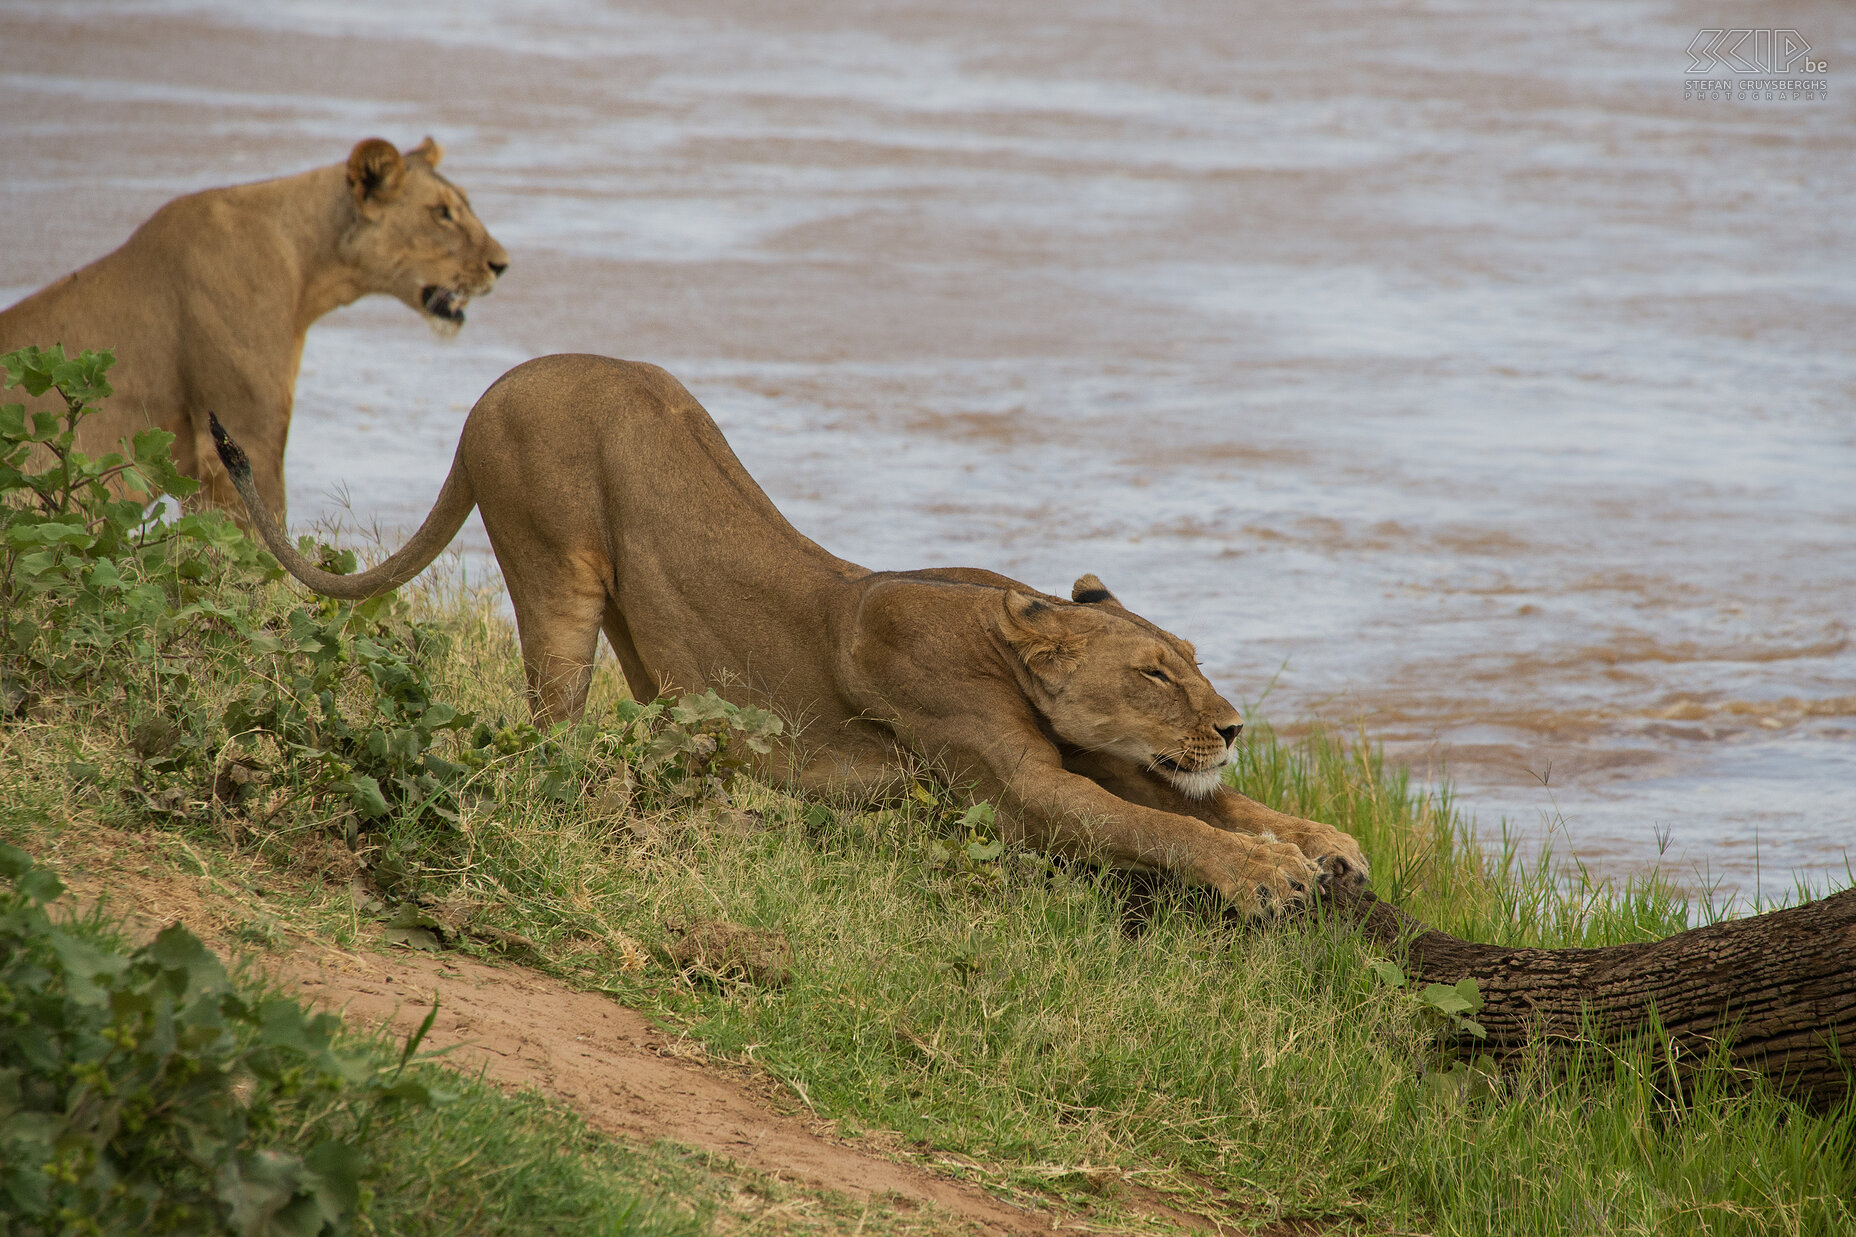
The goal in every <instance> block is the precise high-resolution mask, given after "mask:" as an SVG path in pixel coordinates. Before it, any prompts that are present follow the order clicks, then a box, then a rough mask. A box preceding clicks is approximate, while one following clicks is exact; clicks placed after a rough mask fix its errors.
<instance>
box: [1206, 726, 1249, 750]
mask: <svg viewBox="0 0 1856 1237" xmlns="http://www.w3.org/2000/svg"><path fill="white" fill-rule="evenodd" d="M1212 729H1214V730H1216V731H1217V732H1218V736H1219V737H1220V738H1221V739H1223V740H1224V745H1225V746H1226V747H1230V746H1231V745H1232V744H1233V743H1235V742H1237V736H1238V735H1240V734H1243V733H1244V723H1242V722H1235V723H1233V724H1232V725H1229V726H1214V727H1212Z"/></svg>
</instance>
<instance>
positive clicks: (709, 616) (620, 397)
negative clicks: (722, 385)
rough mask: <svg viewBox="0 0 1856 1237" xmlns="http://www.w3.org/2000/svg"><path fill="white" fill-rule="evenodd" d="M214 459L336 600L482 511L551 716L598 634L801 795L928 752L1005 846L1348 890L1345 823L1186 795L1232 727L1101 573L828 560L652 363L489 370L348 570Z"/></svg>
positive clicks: (582, 681)
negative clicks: (441, 446)
mask: <svg viewBox="0 0 1856 1237" xmlns="http://www.w3.org/2000/svg"><path fill="white" fill-rule="evenodd" d="M222 451H223V452H224V454H225V456H226V458H227V463H228V466H229V467H231V472H232V478H233V481H234V483H235V484H236V485H238V486H239V489H240V493H241V494H242V495H243V496H244V498H245V501H246V503H247V504H248V505H249V506H250V508H251V517H252V522H253V523H254V524H255V525H256V526H257V528H258V530H259V532H260V533H261V534H262V535H263V537H264V538H265V541H266V543H267V544H268V545H269V546H270V548H271V550H272V552H273V553H275V554H276V555H277V557H278V559H279V560H280V561H281V562H282V563H283V564H284V566H285V567H286V568H288V569H289V570H290V572H291V573H292V574H293V575H295V576H296V577H297V578H298V579H300V580H302V581H303V582H304V583H306V584H307V585H309V587H310V588H312V589H315V590H316V591H317V592H320V593H325V594H327V595H330V596H334V597H348V598H360V597H367V596H372V595H374V594H377V593H380V592H385V591H386V590H388V589H391V588H395V587H398V586H399V585H401V584H403V583H405V582H406V581H407V580H410V579H411V578H412V577H413V576H415V575H417V574H418V573H419V572H420V571H422V570H424V568H425V567H426V566H427V565H428V564H430V563H431V561H432V560H433V559H434V558H435V557H436V556H437V555H438V553H439V552H440V551H441V550H443V549H444V548H445V546H446V545H448V544H449V543H450V541H451V539H452V538H453V536H455V535H456V533H457V530H458V528H459V527H460V526H461V525H462V524H463V522H464V519H465V517H466V516H467V515H469V514H470V511H471V508H472V507H473V506H475V507H477V508H479V509H480V510H481V511H482V513H483V522H484V526H485V527H486V528H487V529H488V530H489V534H490V541H491V544H492V546H493V547H494V548H495V551H496V558H497V562H498V563H499V564H500V565H501V567H502V570H503V578H504V581H505V583H506V585H507V586H508V589H509V599H510V602H511V604H512V606H513V607H514V609H515V614H516V623H517V626H518V629H519V632H520V636H521V641H522V656H523V661H524V664H525V666H526V670H527V675H528V683H529V689H530V693H531V700H532V703H533V707H534V711H535V715H536V718H537V720H538V721H540V722H542V723H544V724H545V723H548V722H551V721H556V720H561V719H570V718H576V717H578V716H579V715H580V713H581V711H582V710H583V709H584V707H585V702H586V692H587V685H588V682H589V679H590V677H591V673H592V665H593V658H594V653H595V650H596V646H597V642H598V639H599V635H600V633H601V632H602V631H603V632H604V633H605V635H606V638H607V640H608V641H609V642H610V644H611V646H612V648H613V650H614V652H615V653H616V654H617V655H618V660H619V665H620V666H621V668H622V669H623V670H624V673H625V678H626V682H627V684H628V685H629V686H630V688H631V691H632V693H633V694H634V695H635V696H637V697H639V698H647V699H648V698H651V697H654V696H657V695H658V694H660V693H662V692H665V691H702V690H704V689H705V688H715V689H716V690H717V691H719V692H721V693H723V694H725V695H727V696H729V697H730V698H732V699H735V700H737V701H739V702H741V703H753V704H758V705H761V706H763V707H766V708H770V709H773V710H774V711H775V712H777V713H779V714H780V715H781V716H783V717H786V718H788V719H794V720H798V721H800V722H802V723H803V726H802V727H799V728H797V733H796V734H795V735H794V736H793V738H792V740H791V741H790V742H789V743H788V745H787V746H786V747H785V749H784V750H782V752H781V753H780V754H779V755H780V760H781V761H782V762H783V766H782V767H784V768H785V769H789V770H790V771H791V772H792V773H793V774H794V775H795V779H796V780H797V781H798V782H799V784H800V785H802V786H804V787H806V788H809V789H813V790H818V791H825V792H834V791H835V792H843V791H850V792H868V791H870V790H873V789H876V788H878V787H881V786H883V785H885V784H888V783H892V782H894V781H895V780H896V779H898V778H900V777H902V776H904V770H905V769H906V768H908V767H910V766H911V765H912V764H916V763H919V759H918V758H926V759H927V760H928V761H929V762H931V763H932V764H933V765H934V766H936V767H938V768H939V769H940V770H941V771H942V772H943V773H944V774H945V776H946V777H947V779H948V781H949V783H950V784H952V785H954V786H957V787H960V788H962V789H963V790H964V791H965V792H966V793H968V794H970V795H971V796H972V797H973V798H975V799H987V800H990V801H992V802H993V803H994V804H995V805H996V806H997V807H998V808H999V811H1000V818H1001V820H1002V821H1003V823H1004V828H1005V829H1006V831H1007V832H1008V835H1011V836H1016V837H1021V838H1023V839H1025V840H1026V841H1028V842H1030V843H1032V844H1034V845H1036V846H1039V847H1043V848H1046V849H1050V850H1054V851H1058V852H1063V853H1067V854H1072V855H1077V856H1082V857H1090V858H1095V859H1099V860H1107V861H1109V862H1112V863H1117V864H1122V865H1127V866H1135V867H1146V868H1157V869H1163V870H1166V871H1170V872H1175V873H1177V874H1179V875H1180V876H1182V877H1184V878H1186V879H1188V880H1191V881H1194V882H1198V883H1201V884H1206V885H1210V886H1212V887H1214V888H1216V889H1217V890H1218V891H1219V892H1220V893H1222V894H1223V895H1224V896H1225V897H1227V898H1228V899H1230V900H1231V901H1232V902H1233V903H1235V904H1236V905H1238V906H1240V907H1242V908H1244V909H1246V910H1249V911H1251V912H1256V913H1260V912H1266V911H1270V910H1275V909H1280V908H1282V907H1285V906H1288V905H1290V904H1292V903H1295V902H1298V901H1300V900H1302V899H1304V898H1306V897H1308V896H1309V895H1310V894H1311V893H1312V892H1313V889H1314V887H1315V885H1316V884H1317V883H1318V882H1319V881H1322V880H1327V879H1334V880H1339V881H1343V882H1346V883H1349V884H1354V885H1358V884H1362V883H1363V882H1364V880H1365V876H1366V872H1367V866H1366V859H1365V857H1364V856H1363V855H1362V854H1361V852H1360V848H1359V847H1358V845H1356V844H1355V842H1354V840H1353V839H1352V838H1350V837H1348V836H1347V835H1346V834H1344V833H1342V832H1340V831H1339V830H1337V829H1334V828H1332V827H1331V826H1328V825H1323V824H1319V823H1317V822H1315V821H1309V820H1301V819H1298V818H1296V817H1292V816H1286V815H1284V814H1282V813H1280V812H1275V811H1272V810H1270V809H1269V808H1266V807H1264V806H1262V805H1261V804H1259V803H1256V802H1254V801H1253V800H1250V799H1247V798H1245V797H1244V796H1242V795H1239V794H1237V793H1236V792H1234V791H1232V790H1230V789H1228V788H1225V787H1223V786H1218V787H1216V788H1215V789H1211V788H1209V787H1207V786H1206V785H1205V783H1206V782H1208V781H1209V780H1210V778H1208V777H1207V776H1206V775H1207V774H1208V773H1213V774H1215V772H1216V770H1217V769H1219V768H1220V767H1222V766H1223V765H1224V764H1225V763H1226V762H1227V761H1228V760H1229V758H1230V753H1231V750H1232V744H1233V743H1234V742H1235V740H1236V738H1237V734H1238V731H1239V730H1240V729H1241V719H1240V718H1239V716H1238V713H1237V711H1236V710H1235V709H1233V708H1232V707H1231V705H1230V704H1229V703H1227V702H1226V701H1225V700H1224V699H1223V698H1222V697H1220V696H1219V695H1218V693H1217V692H1216V691H1215V690H1214V689H1213V688H1212V685H1211V684H1210V683H1209V682H1207V681H1206V679H1205V676H1204V675H1203V674H1201V673H1200V672H1199V669H1198V666H1197V663H1196V661H1195V659H1194V656H1193V650H1192V646H1191V645H1189V644H1187V643H1186V642H1185V641H1183V640H1180V639H1179V638H1177V637H1175V636H1172V635H1170V634H1168V633H1167V632H1164V631H1162V630H1161V629H1160V628H1158V627H1156V626H1154V625H1153V624H1151V623H1149V622H1147V621H1146V620H1144V619H1142V618H1139V617H1138V616H1136V615H1134V614H1132V613H1130V612H1129V611H1127V610H1126V609H1124V608H1123V607H1122V606H1121V605H1120V603H1119V602H1117V601H1116V600H1115V598H1114V597H1113V596H1112V595H1111V594H1110V593H1109V592H1108V590H1107V589H1105V588H1103V587H1102V584H1101V582H1100V581H1099V580H1096V579H1095V577H1093V576H1085V577H1083V578H1082V579H1081V580H1078V581H1077V582H1076V587H1075V589H1074V590H1073V595H1074V596H1076V597H1083V598H1088V599H1089V600H1088V601H1086V602H1077V601H1074V600H1069V599H1063V598H1058V597H1053V596H1049V595H1046V594H1042V593H1039V592H1037V591H1035V590H1033V589H1030V588H1028V587H1026V586H1025V585H1023V584H1020V583H1019V582H1018V581H1016V580H1011V579H1008V578H1007V577H1005V576H1001V575H997V574H995V573H993V572H989V571H982V570H979V569H975V568H934V569H929V570H924V571H905V572H872V571H868V570H866V569H865V568H863V567H859V566H857V565H856V564H855V563H848V562H846V561H844V560H843V559H841V558H837V557H835V556H833V555H832V554H830V553H828V552H827V551H825V550H824V549H822V548H820V547H819V546H818V545H816V544H815V543H813V542H812V541H810V540H808V539H807V538H806V537H804V536H802V535H801V534H800V533H799V532H798V531H797V530H796V529H794V528H793V527H792V525H790V524H788V523H787V522H786V520H785V519H784V518H783V517H782V516H781V515H780V513H779V511H778V510H776V509H775V508H774V505H773V503H772V502H771V501H769V500H768V498H767V496H766V495H765V494H764V493H762V492H761V489H760V487H759V486H757V485H756V484H755V483H754V481H753V479H752V478H751V477H749V476H748V475H747V472H746V471H745V470H744V469H743V468H742V467H741V464H740V462H739V461H737V460H736V458H735V456H734V453H733V452H732V451H730V450H729V447H728V444H727V442H726V441H724V440H723V438H722V434H721V431H719V430H718V429H717V428H716V426H715V423H714V422H713V421H712V420H710V418H709V415H708V414H707V413H706V412H704V411H703V409H702V407H701V405H699V404H698V403H697V402H696V400H695V399H694V398H693V397H692V396H691V395H690V393H689V392H688V391H686V390H684V388H683V387H682V385H681V384H680V383H678V382H677V380H676V379H675V378H673V377H671V376H670V375H669V374H667V373H665V372H664V371H663V370H661V369H658V368H657V367H655V366H651V365H642V364H636V363H632V362H625V361H615V360H611V359H608V358H605V357H595V356H554V357H544V358H542V359H540V360H535V361H530V362H528V363H526V364H524V365H520V366H518V367H516V368H515V369H513V370H511V371H510V372H509V373H507V374H505V375H504V376H503V377H502V378H501V379H499V380H498V381H497V383H496V384H495V385H494V386H492V387H491V388H490V389H489V390H488V391H487V392H485V393H484V396H483V398H482V399H480V400H478V401H477V406H476V407H475V408H474V409H472V411H471V414H470V417H469V419H468V420H467V421H466V422H465V425H464V432H463V436H462V439H461V441H460V442H459V444H458V450H457V456H456V458H455V460H454V461H453V463H452V467H451V473H450V475H449V476H448V477H447V478H446V480H445V483H444V487H443V489H442V490H441V492H440V494H439V497H438V501H437V504H436V505H435V506H434V508H433V510H432V512H431V514H430V515H429V516H428V517H427V518H426V521H425V523H424V524H423V525H422V526H421V527H420V529H419V530H418V532H416V533H415V534H414V535H413V536H412V538H411V539H410V540H409V541H408V542H407V543H406V545H405V546H404V547H403V548H402V549H401V550H400V551H399V552H398V553H396V554H394V555H393V556H392V557H390V558H389V559H387V560H386V561H385V562H383V563H381V564H380V565H379V566H377V567H374V568H373V569H371V570H369V571H366V572H363V573H361V574H359V575H352V576H338V575H330V574H328V573H326V572H323V571H320V570H318V569H317V568H316V567H315V566H314V565H313V564H311V563H309V562H307V561H306V560H305V559H304V558H303V557H302V556H301V555H299V554H298V553H297V552H296V551H295V549H294V548H293V547H292V546H291V545H290V542H289V539H288V538H287V537H286V536H285V535H284V533H283V531H282V529H281V528H280V527H279V526H278V524H277V522H276V520H275V519H273V518H272V517H271V515H270V514H269V513H268V512H267V511H266V510H265V509H264V505H263V500H262V496H261V495H260V494H259V493H258V492H257V491H256V490H255V488H253V487H252V486H251V484H250V482H249V481H247V480H245V479H244V474H243V471H242V470H241V469H240V468H239V467H237V462H238V457H237V454H236V449H235V448H234V447H232V446H231V444H224V445H223V446H222ZM779 771H780V770H779V768H776V769H775V770H774V772H776V773H777V772H779ZM1182 787H1183V789H1182ZM1208 789H1209V790H1210V793H1206V792H1207V790H1208ZM1267 835H1273V836H1267Z"/></svg>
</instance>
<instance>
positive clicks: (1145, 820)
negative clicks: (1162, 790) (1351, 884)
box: [982, 764, 1322, 917]
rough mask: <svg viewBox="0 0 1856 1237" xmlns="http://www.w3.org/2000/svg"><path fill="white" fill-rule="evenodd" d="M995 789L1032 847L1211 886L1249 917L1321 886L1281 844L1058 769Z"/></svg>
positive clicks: (1033, 772) (1297, 852) (1291, 848)
mask: <svg viewBox="0 0 1856 1237" xmlns="http://www.w3.org/2000/svg"><path fill="white" fill-rule="evenodd" d="M983 789H985V788H984V787H982V790H983ZM1001 789H1002V790H1003V791H1004V794H1003V796H1002V798H1003V802H1004V804H1005V806H1006V807H1007V808H1008V810H1009V813H1010V817H1011V818H1012V819H1013V820H1014V821H1015V823H1016V826H1017V830H1018V831H1019V832H1021V833H1022V834H1023V835H1024V836H1025V839H1026V840H1028V841H1030V842H1032V843H1034V844H1035V845H1039V846H1043V847H1046V848H1048V849H1051V850H1055V851H1058V852H1060V853H1064V854H1069V855H1073V856H1076V857H1078V858H1085V859H1096V860H1106V861H1107V862H1110V863H1118V864H1122V865H1126V866H1132V867H1143V868H1155V869H1159V870H1162V871H1168V872H1172V873H1174V874H1176V875H1178V876H1179V877H1181V878H1182V879H1184V880H1187V881H1190V882H1192V883H1193V884H1198V885H1209V886H1211V887H1212V888H1213V889H1215V890H1217V891H1218V893H1219V894H1220V895H1222V896H1223V897H1224V898H1225V899H1226V900H1227V901H1228V902H1230V903H1231V904H1232V905H1234V906H1235V907H1237V909H1238V910H1240V911H1242V912H1244V913H1245V914H1248V915H1251V916H1256V917H1263V916H1271V915H1276V914H1280V913H1282V912H1284V911H1286V910H1289V909H1291V908H1294V907H1297V906H1300V905H1301V904H1303V903H1305V902H1307V901H1308V899H1309V898H1310V897H1311V896H1312V895H1313V894H1314V891H1315V889H1316V888H1317V887H1318V884H1319V882H1320V881H1321V879H1322V873H1321V869H1320V868H1319V867H1317V866H1316V865H1315V864H1314V863H1313V862H1311V861H1310V860H1309V858H1308V856H1307V855H1305V854H1304V853H1303V852H1302V850H1301V848H1300V847H1298V846H1296V845H1295V843H1293V842H1291V841H1288V840H1287V839H1284V838H1281V837H1268V836H1264V835H1262V834H1250V833H1241V832H1235V831H1231V830H1227V829H1223V828H1216V827H1213V826H1212V825H1211V824H1208V823H1207V822H1205V821H1203V820H1201V819H1199V818H1197V817H1196V816H1192V815H1188V814H1184V813H1175V812H1168V811H1160V810H1156V809H1154V808H1151V807H1146V806H1143V805H1141V804H1139V803H1135V802H1131V801H1129V800H1127V799H1124V798H1121V797H1120V796H1118V795H1115V794H1113V793H1111V792H1110V791H1109V790H1107V789H1106V788H1104V787H1103V786H1101V785H1099V784H1098V783H1096V782H1095V781H1093V780H1091V779H1090V778H1086V777H1082V776H1079V775H1077V774H1074V773H1071V772H1069V771H1067V770H1065V769H1064V768H1063V767H1062V766H1061V765H1057V766H1055V767H1050V766H1045V765H1041V764H1040V765H1036V766H1033V767H1030V768H1021V769H1019V770H1018V771H1017V772H1016V773H1014V774H1013V775H1012V776H1011V777H1010V778H1009V780H1007V781H1006V782H1005V785H1004V786H1003V787H1002V788H1001ZM1008 827H1010V826H1008Z"/></svg>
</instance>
